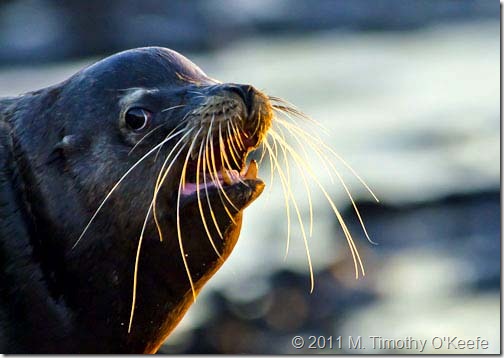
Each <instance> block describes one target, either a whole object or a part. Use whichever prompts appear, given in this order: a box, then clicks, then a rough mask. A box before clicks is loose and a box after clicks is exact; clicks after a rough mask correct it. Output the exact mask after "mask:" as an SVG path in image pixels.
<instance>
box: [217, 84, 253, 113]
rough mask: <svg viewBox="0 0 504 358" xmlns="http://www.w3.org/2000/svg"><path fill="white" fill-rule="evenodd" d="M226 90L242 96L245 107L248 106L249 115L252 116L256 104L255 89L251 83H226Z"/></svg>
mask: <svg viewBox="0 0 504 358" xmlns="http://www.w3.org/2000/svg"><path fill="white" fill-rule="evenodd" d="M224 90H225V91H228V92H232V93H235V94H237V95H238V96H240V98H241V99H242V101H243V103H244V104H245V107H246V108H247V116H250V115H251V113H252V108H253V106H254V94H255V89H254V87H252V86H250V85H238V84H234V83H230V84H225V85H224Z"/></svg>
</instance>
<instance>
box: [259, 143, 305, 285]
mask: <svg viewBox="0 0 504 358" xmlns="http://www.w3.org/2000/svg"><path fill="white" fill-rule="evenodd" d="M265 145H266V146H269V144H268V143H267V142H265ZM273 160H274V161H275V162H277V158H276V157H273ZM277 168H278V174H279V175H280V178H281V179H282V180H283V181H284V182H287V179H286V177H285V175H284V173H283V170H282V168H281V166H280V165H278V162H277ZM287 190H288V195H289V197H290V199H291V201H292V204H293V205H294V210H295V211H296V215H297V218H298V221H299V227H300V229H301V234H302V236H303V242H304V245H305V250H306V257H307V260H308V267H309V269H310V283H311V287H310V293H312V292H313V289H314V288H315V279H314V275H313V265H312V261H311V255H310V249H309V247H308V239H307V237H306V232H305V229H304V224H303V219H302V217H301V212H300V210H299V207H298V205H297V201H296V198H295V197H294V194H293V193H292V190H291V189H290V187H288V188H287Z"/></svg>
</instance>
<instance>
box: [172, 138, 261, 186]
mask: <svg viewBox="0 0 504 358" xmlns="http://www.w3.org/2000/svg"><path fill="white" fill-rule="evenodd" d="M222 143H223V142H221V143H220V144H219V142H218V141H217V143H215V142H214V143H212V145H211V146H208V148H209V150H207V151H206V152H205V151H200V153H198V154H196V155H195V156H194V157H195V158H192V159H191V160H189V161H188V163H187V171H186V176H185V183H184V186H183V188H182V192H181V194H182V195H185V196H190V195H193V194H195V193H197V192H198V191H200V192H201V191H204V192H208V191H209V190H212V189H217V190H224V189H225V188H226V187H230V186H233V185H236V184H240V183H242V184H247V183H249V184H252V183H251V181H253V182H256V181H261V180H260V179H258V177H257V174H258V165H257V162H256V161H255V160H251V161H250V162H249V163H247V157H248V154H249V153H250V152H251V151H253V150H254V149H256V148H257V146H258V144H259V143H258V141H257V139H252V138H250V139H249V138H245V137H243V138H242V140H241V142H240V145H238V144H237V145H228V146H224V145H222ZM208 148H207V149H208Z"/></svg>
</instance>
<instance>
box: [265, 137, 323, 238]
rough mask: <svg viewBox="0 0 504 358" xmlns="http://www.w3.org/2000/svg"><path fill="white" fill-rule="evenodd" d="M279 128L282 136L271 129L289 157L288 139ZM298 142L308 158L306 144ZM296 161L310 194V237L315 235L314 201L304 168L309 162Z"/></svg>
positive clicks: (285, 154)
mask: <svg viewBox="0 0 504 358" xmlns="http://www.w3.org/2000/svg"><path fill="white" fill-rule="evenodd" d="M278 130H279V132H280V136H279V135H278V134H277V133H276V132H275V130H273V129H270V131H271V134H272V136H273V137H276V138H277V140H278V142H279V143H280V147H281V148H282V151H283V152H284V156H285V157H287V153H286V151H285V148H284V146H283V144H287V141H286V140H285V136H284V134H283V132H282V130H281V129H280V128H278ZM295 139H296V140H298V138H295ZM298 143H299V145H300V147H301V150H302V151H303V153H304V154H305V157H306V158H308V155H307V153H306V150H305V149H304V146H303V145H302V144H301V143H300V142H299V141H298ZM294 162H295V163H296V166H297V167H298V169H299V173H300V174H301V180H303V185H304V187H305V189H306V194H307V196H308V208H309V210H310V237H311V236H312V235H313V203H312V197H311V191H310V186H309V185H308V181H307V180H306V175H305V173H304V170H303V167H307V166H309V164H308V162H306V161H303V162H302V163H299V161H297V160H294Z"/></svg>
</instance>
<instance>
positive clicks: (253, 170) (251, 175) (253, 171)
mask: <svg viewBox="0 0 504 358" xmlns="http://www.w3.org/2000/svg"><path fill="white" fill-rule="evenodd" d="M257 171H258V168H257V162H256V161H255V160H254V159H252V160H251V161H250V164H249V166H248V169H247V172H246V173H245V179H256V178H257Z"/></svg>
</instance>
